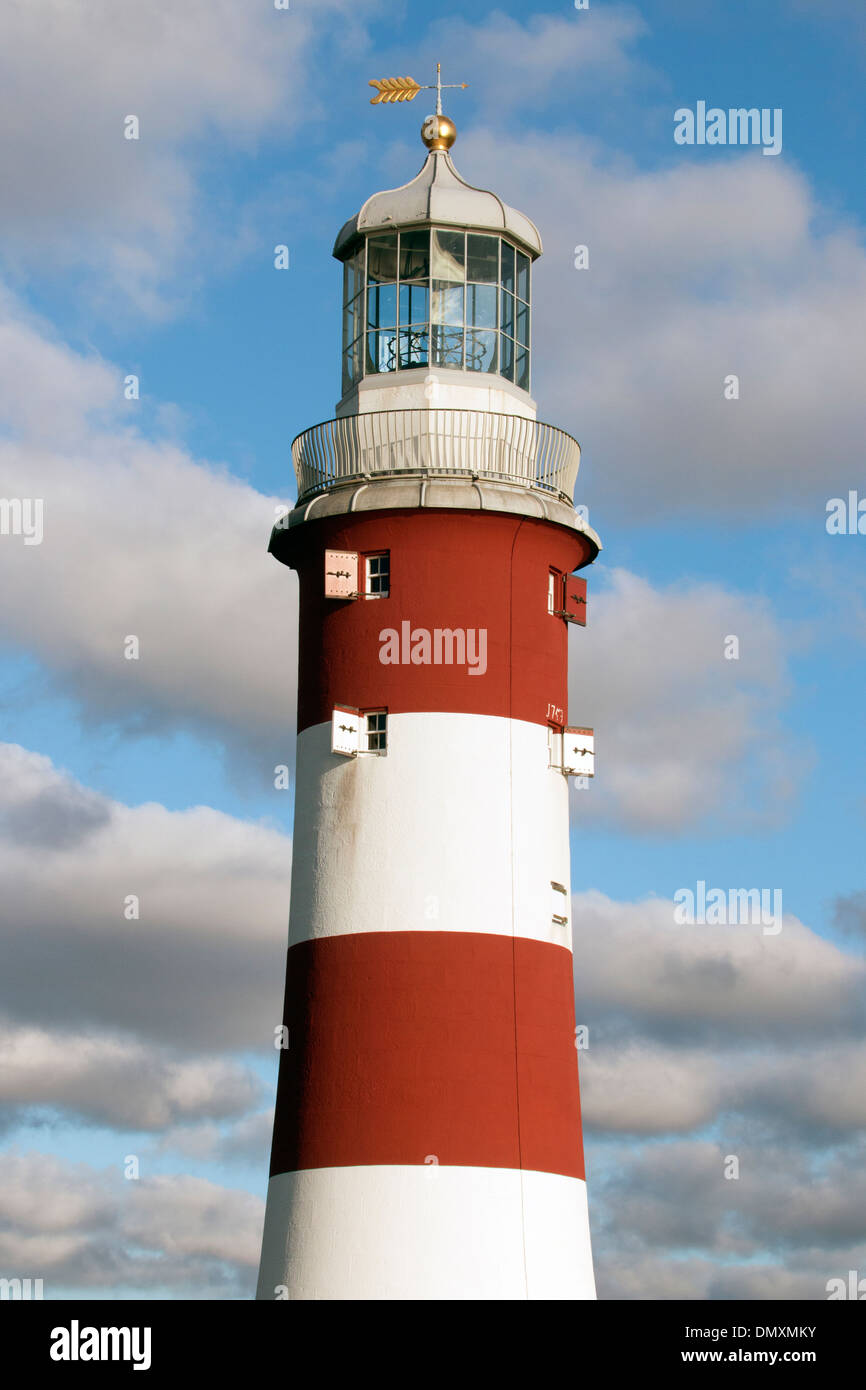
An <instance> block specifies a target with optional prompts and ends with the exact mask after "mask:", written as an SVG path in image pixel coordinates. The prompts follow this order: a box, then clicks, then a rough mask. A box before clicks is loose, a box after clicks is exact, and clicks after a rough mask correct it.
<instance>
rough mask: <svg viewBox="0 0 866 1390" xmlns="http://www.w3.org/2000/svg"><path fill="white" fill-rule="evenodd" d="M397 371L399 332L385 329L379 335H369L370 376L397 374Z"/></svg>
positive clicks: (368, 364) (367, 369) (367, 363)
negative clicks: (382, 373) (378, 373)
mask: <svg viewBox="0 0 866 1390" xmlns="http://www.w3.org/2000/svg"><path fill="white" fill-rule="evenodd" d="M396 370H397V331H396V329H393V328H390V329H384V330H383V331H381V332H378V333H375V332H374V333H368V334H367V361H366V371H367V373H368V374H369V375H373V374H375V373H376V372H395V371H396Z"/></svg>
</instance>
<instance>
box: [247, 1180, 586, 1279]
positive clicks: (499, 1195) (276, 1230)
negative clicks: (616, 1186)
mask: <svg viewBox="0 0 866 1390" xmlns="http://www.w3.org/2000/svg"><path fill="white" fill-rule="evenodd" d="M278 1291H279V1292H278ZM278 1296H279V1297H283V1298H285V1297H288V1298H290V1299H527V1298H528V1299H545V1300H551V1299H553V1300H559V1299H590V1298H595V1296H596V1295H595V1282H594V1279H593V1272H592V1254H591V1249H590V1235H589V1217H588V1213H587V1203H586V1184H585V1183H584V1182H582V1181H581V1180H580V1179H579V1178H565V1177H560V1176H559V1175H557V1174H555V1173H536V1172H521V1171H520V1170H518V1169H514V1168H452V1167H442V1166H438V1165H436V1164H433V1163H431V1164H428V1165H426V1166H421V1165H419V1164H412V1165H402V1164H394V1165H382V1166H379V1165H376V1166H371V1167H358V1168H311V1169H307V1170H305V1171H303V1172H300V1173H281V1174H279V1175H278V1176H277V1177H273V1178H271V1181H270V1185H269V1188H268V1205H267V1214H266V1216H265V1234H264V1241H263V1245H262V1262H261V1268H260V1272H259V1287H258V1293H257V1297H258V1298H260V1299H272V1298H275V1297H278Z"/></svg>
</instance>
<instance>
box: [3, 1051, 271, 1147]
mask: <svg viewBox="0 0 866 1390" xmlns="http://www.w3.org/2000/svg"><path fill="white" fill-rule="evenodd" d="M259 1091H260V1085H259V1082H258V1080H257V1079H256V1078H255V1077H254V1076H253V1075H252V1073H251V1072H250V1071H249V1070H248V1069H246V1068H244V1067H242V1066H241V1065H239V1064H238V1063H235V1062H230V1061H225V1060H223V1059H222V1058H212V1057H185V1056H182V1055H172V1054H171V1053H170V1052H168V1051H167V1049H165V1048H160V1047H159V1046H155V1045H154V1044H153V1043H148V1044H147V1045H145V1044H143V1043H140V1042H137V1041H133V1040H130V1039H128V1038H124V1037H118V1036H111V1035H106V1034H102V1033H94V1032H84V1033H76V1032H74V1031H71V1030H63V1031H61V1030H56V1031H51V1030H50V1029H48V1028H35V1027H24V1028H17V1029H14V1028H11V1027H8V1026H2V1025H0V1116H2V1115H3V1112H6V1115H7V1117H8V1120H9V1121H11V1120H13V1119H22V1118H26V1116H27V1115H28V1114H29V1113H30V1112H32V1111H33V1110H34V1109H37V1110H38V1109H43V1108H46V1109H50V1110H53V1111H59V1112H65V1113H66V1114H69V1115H72V1116H74V1117H76V1118H79V1119H83V1120H85V1121H89V1122H91V1123H96V1124H100V1125H111V1126H113V1127H117V1128H125V1129H131V1130H152V1129H161V1128H163V1127H164V1126H165V1125H168V1124H172V1123H176V1122H177V1121H180V1120H186V1121H191V1120H199V1121H203V1120H207V1119H210V1118H212V1117H216V1118H224V1117H228V1116H235V1115H237V1114H242V1113H243V1112H244V1111H246V1110H249V1109H250V1108H251V1107H252V1106H253V1105H254V1104H255V1103H256V1101H257V1100H258V1098H259Z"/></svg>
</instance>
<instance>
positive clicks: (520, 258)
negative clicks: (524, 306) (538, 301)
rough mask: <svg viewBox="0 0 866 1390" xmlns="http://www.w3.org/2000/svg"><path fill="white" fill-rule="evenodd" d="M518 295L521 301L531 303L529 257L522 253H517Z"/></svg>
mask: <svg viewBox="0 0 866 1390" xmlns="http://www.w3.org/2000/svg"><path fill="white" fill-rule="evenodd" d="M517 293H518V294H519V295H520V298H521V299H525V300H526V301H527V302H528V301H529V257H528V256H524V254H523V252H522V251H518V253H517Z"/></svg>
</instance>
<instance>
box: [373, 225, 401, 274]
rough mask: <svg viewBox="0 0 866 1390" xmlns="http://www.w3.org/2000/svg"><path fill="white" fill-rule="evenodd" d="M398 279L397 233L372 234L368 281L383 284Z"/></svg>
mask: <svg viewBox="0 0 866 1390" xmlns="http://www.w3.org/2000/svg"><path fill="white" fill-rule="evenodd" d="M396 279H397V233H396V232H387V233H385V235H384V236H371V237H370V239H369V241H368V242H367V282H368V284H371V285H374V284H383V283H386V282H388V281H390V280H396Z"/></svg>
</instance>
